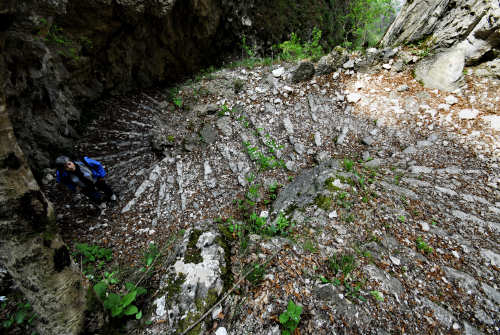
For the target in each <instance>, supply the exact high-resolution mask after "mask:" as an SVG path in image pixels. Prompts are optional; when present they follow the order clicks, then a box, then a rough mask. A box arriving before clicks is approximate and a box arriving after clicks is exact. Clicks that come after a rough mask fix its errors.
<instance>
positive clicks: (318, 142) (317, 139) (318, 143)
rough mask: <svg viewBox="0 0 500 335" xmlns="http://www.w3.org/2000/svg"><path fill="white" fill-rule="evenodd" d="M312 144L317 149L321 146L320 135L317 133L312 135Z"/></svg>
mask: <svg viewBox="0 0 500 335" xmlns="http://www.w3.org/2000/svg"><path fill="white" fill-rule="evenodd" d="M314 144H316V146H317V147H320V146H321V144H322V140H321V134H320V133H319V132H315V133H314Z"/></svg>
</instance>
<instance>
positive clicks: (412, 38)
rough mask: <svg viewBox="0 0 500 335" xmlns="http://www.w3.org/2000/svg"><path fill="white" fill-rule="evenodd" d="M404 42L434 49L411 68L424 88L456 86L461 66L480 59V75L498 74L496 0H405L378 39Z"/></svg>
mask: <svg viewBox="0 0 500 335" xmlns="http://www.w3.org/2000/svg"><path fill="white" fill-rule="evenodd" d="M407 43H414V44H418V45H419V46H420V47H421V48H425V49H426V53H429V51H431V52H432V53H433V55H432V57H430V58H429V59H425V60H424V61H422V62H421V63H420V64H419V65H418V66H417V68H416V70H415V74H416V78H417V79H418V80H420V81H421V82H422V83H423V84H424V85H425V87H428V88H437V89H440V90H444V91H455V90H459V89H461V88H462V86H463V83H464V78H463V69H464V66H474V65H480V64H483V67H482V69H484V70H481V71H479V72H480V73H479V74H481V75H487V76H492V77H499V78H500V74H499V72H498V69H497V65H496V62H495V59H496V58H498V56H499V55H500V1H498V0H459V1H453V0H428V1H407V2H406V4H405V5H404V7H403V8H402V10H401V12H400V13H399V15H398V17H397V18H396V20H395V21H394V22H393V24H392V25H391V26H390V27H389V29H388V30H387V32H386V34H385V36H384V37H383V38H382V41H381V42H380V44H381V45H382V46H390V45H395V44H407Z"/></svg>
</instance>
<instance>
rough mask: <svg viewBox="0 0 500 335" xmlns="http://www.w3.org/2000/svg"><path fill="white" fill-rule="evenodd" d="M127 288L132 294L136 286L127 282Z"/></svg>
mask: <svg viewBox="0 0 500 335" xmlns="http://www.w3.org/2000/svg"><path fill="white" fill-rule="evenodd" d="M125 288H126V289H127V291H129V292H130V291H133V290H135V285H134V284H132V283H130V282H127V283H125Z"/></svg>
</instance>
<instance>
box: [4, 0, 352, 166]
mask: <svg viewBox="0 0 500 335" xmlns="http://www.w3.org/2000/svg"><path fill="white" fill-rule="evenodd" d="M344 2H345V0H338V1H330V2H325V1H319V0H300V1H285V0H279V1H278V0H275V1H261V0H248V1H241V2H236V1H230V0H187V1H176V0H168V1H153V0H142V1H140V0H128V1H125V0H122V1H111V0H92V1H91V0H87V1H73V0H65V1H63V0H58V1H50V0H42V1H34V0H28V1H22V2H19V1H3V2H2V3H1V4H0V22H1V23H0V51H1V52H0V75H1V76H3V77H5V78H6V82H5V85H4V89H5V93H6V98H7V106H8V112H9V115H10V118H11V121H12V124H13V126H14V130H15V133H16V136H17V138H18V140H19V144H20V146H21V148H22V149H23V151H24V153H25V154H26V157H27V160H28V162H29V163H30V166H31V168H32V169H33V170H34V171H35V172H37V171H40V170H41V168H43V167H47V166H49V165H50V162H51V159H53V158H54V157H55V156H56V155H57V154H58V153H60V152H68V151H70V150H71V147H72V143H73V140H74V139H75V138H76V137H78V129H79V126H80V125H81V124H80V121H81V120H82V121H83V122H85V121H86V120H88V119H89V118H92V117H93V115H92V103H93V101H95V100H97V99H98V98H100V97H102V96H103V95H105V94H121V93H124V92H128V91H130V90H132V89H135V88H141V87H149V86H152V85H154V84H156V83H164V84H167V85H168V84H169V83H173V82H175V81H176V80H178V79H180V78H181V77H183V76H186V75H189V74H191V73H193V72H195V71H198V70H199V69H201V68H203V67H206V66H208V65H213V64H216V63H217V61H220V60H221V58H222V56H223V55H227V54H230V53H233V54H241V36H242V34H245V35H246V36H247V44H248V45H249V46H250V47H253V46H254V45H255V46H257V49H259V50H264V49H269V48H270V46H271V45H272V44H274V43H276V42H278V41H282V40H284V39H286V38H288V35H289V33H290V32H291V31H296V32H299V33H300V35H301V36H303V37H308V35H307V33H308V32H309V33H310V32H311V30H312V28H313V27H314V26H318V27H319V28H320V29H322V30H323V32H324V36H326V38H325V40H330V41H331V42H332V43H333V42H334V40H335V36H336V34H338V31H339V30H338V29H336V27H335V21H336V19H337V17H338V15H337V14H336V13H337V12H338V11H339V10H340V9H341V8H343V7H342V4H343V3H344ZM334 9H335V10H334ZM82 111H83V113H82Z"/></svg>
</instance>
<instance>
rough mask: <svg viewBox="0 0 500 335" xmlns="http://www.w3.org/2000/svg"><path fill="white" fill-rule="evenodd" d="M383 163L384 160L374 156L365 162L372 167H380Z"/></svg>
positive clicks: (368, 166)
mask: <svg viewBox="0 0 500 335" xmlns="http://www.w3.org/2000/svg"><path fill="white" fill-rule="evenodd" d="M381 165H382V160H381V159H379V158H374V159H372V160H370V161H368V162H366V163H365V166H366V167H367V168H370V169H375V168H378V167H380V166H381Z"/></svg>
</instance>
